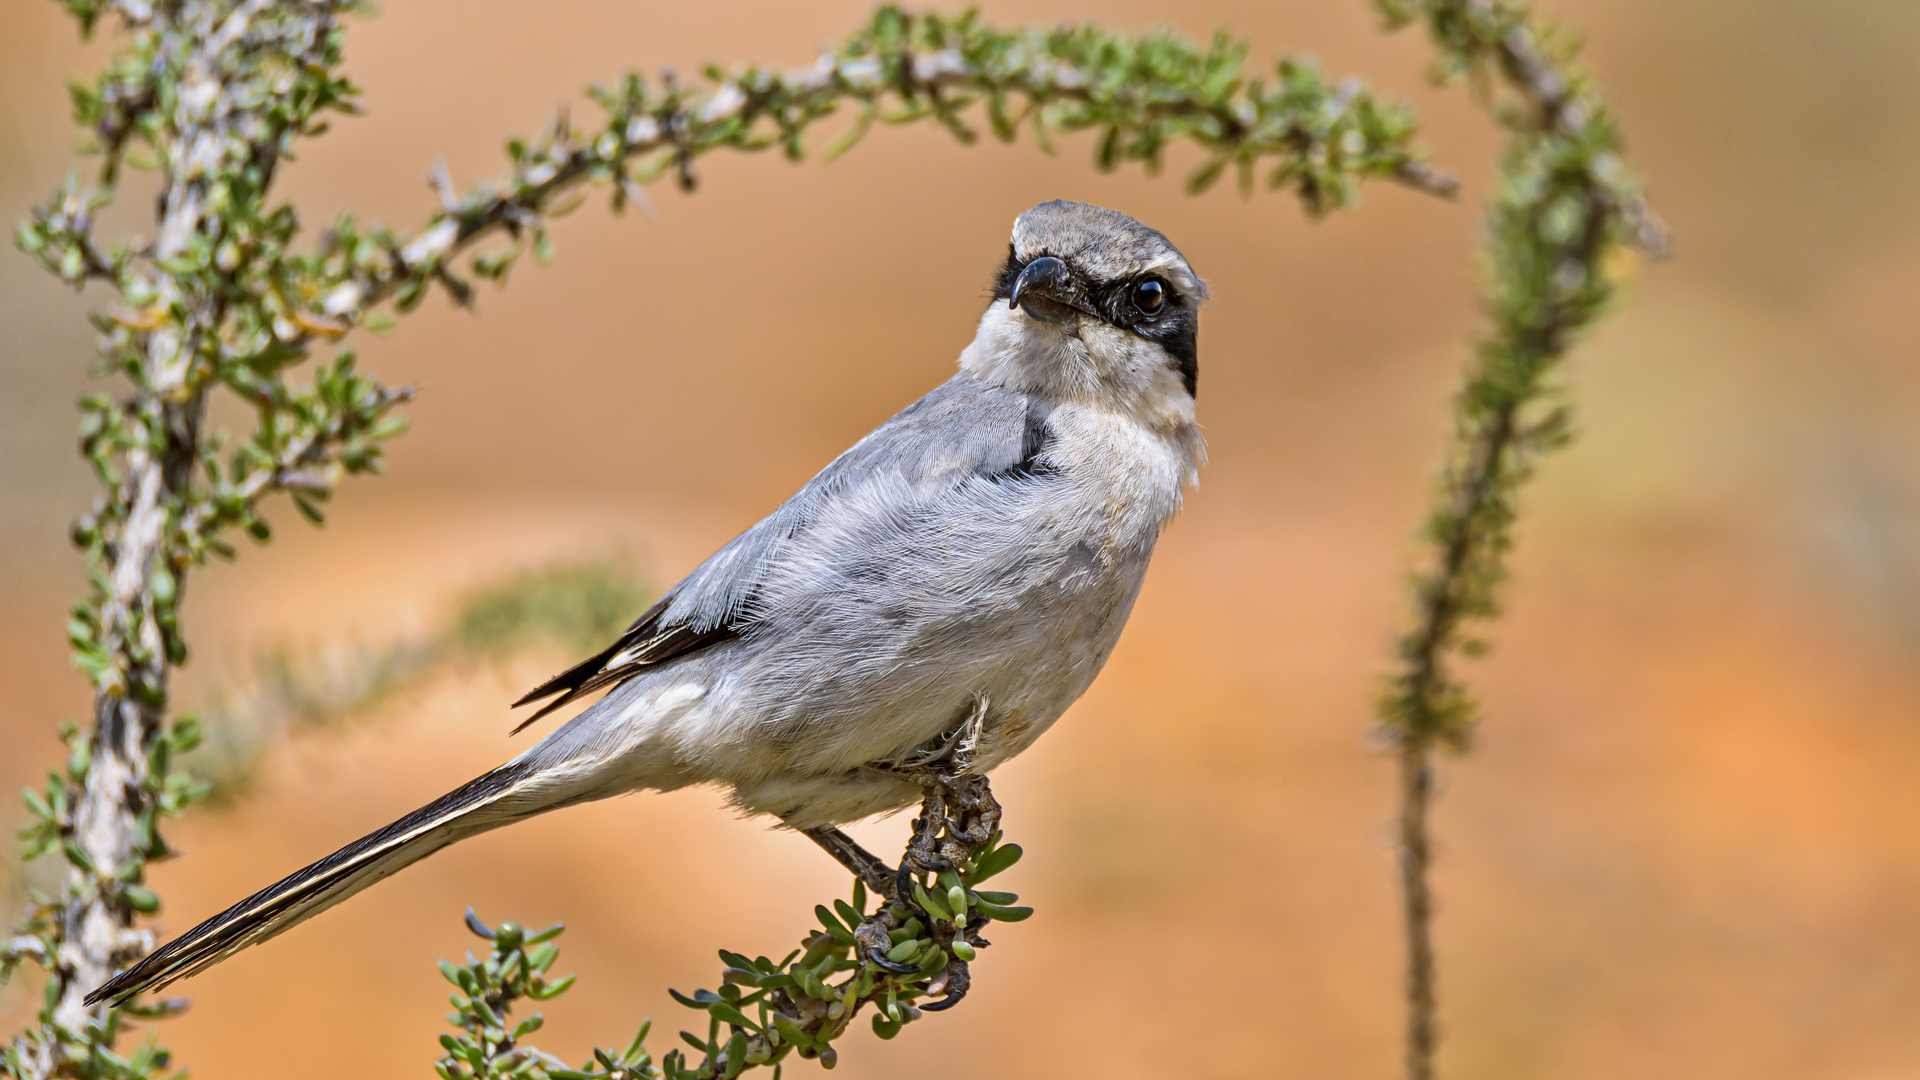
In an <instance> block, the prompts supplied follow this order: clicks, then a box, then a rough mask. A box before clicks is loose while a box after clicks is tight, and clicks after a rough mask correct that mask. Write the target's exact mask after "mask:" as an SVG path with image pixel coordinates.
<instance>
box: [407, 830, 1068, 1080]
mask: <svg viewBox="0 0 1920 1080" xmlns="http://www.w3.org/2000/svg"><path fill="white" fill-rule="evenodd" d="M1019 859H1020V848H1019V846H1018V845H1015V844H1001V843H1000V836H999V834H998V833H995V834H994V835H993V836H992V837H990V838H989V839H988V840H987V842H986V843H985V844H983V845H981V846H979V847H977V848H976V849H974V850H973V851H972V853H971V854H970V855H969V856H967V857H966V858H964V859H962V860H959V861H958V862H956V863H955V864H954V865H953V866H951V867H949V868H947V869H945V870H942V871H940V872H939V873H937V874H927V873H921V874H912V875H909V879H910V881H911V887H910V891H911V896H910V898H909V899H907V900H906V901H905V902H902V903H893V902H889V901H888V900H886V899H885V898H876V900H875V901H874V907H873V910H872V911H871V912H869V911H868V896H867V889H866V886H865V885H864V884H861V883H860V882H858V881H857V880H856V882H855V883H854V887H853V899H852V902H851V903H849V902H847V901H845V900H836V901H834V904H833V907H831V908H829V907H827V906H826V905H825V904H821V905H818V906H816V907H815V908H814V915H815V917H816V918H817V919H818V921H819V929H817V930H815V931H814V932H812V933H810V934H809V935H807V937H806V939H805V940H804V941H802V942H801V944H800V948H798V949H795V950H794V951H792V952H790V953H788V954H787V955H786V956H785V957H784V958H782V959H780V960H771V959H768V958H767V957H765V956H757V957H751V958H749V957H747V956H745V955H743V954H740V953H735V952H728V951H727V950H724V949H722V950H721V951H720V961H721V963H722V964H724V965H725V967H724V968H723V969H722V971H721V973H720V989H719V990H717V991H715V990H696V991H694V992H693V994H692V995H691V996H689V995H686V994H682V993H680V992H678V991H670V992H671V993H672V994H673V997H674V1000H676V1001H678V1002H679V1003H680V1004H682V1005H684V1006H686V1007H687V1008H689V1009H691V1010H693V1011H695V1012H697V1013H700V1014H701V1015H702V1017H703V1019H704V1021H705V1023H704V1025H702V1026H703V1027H704V1029H705V1030H704V1034H703V1033H700V1032H692V1031H682V1032H681V1033H680V1038H681V1040H682V1041H683V1042H684V1043H686V1046H687V1048H686V1049H683V1048H681V1047H674V1048H673V1049H671V1050H669V1051H667V1052H666V1053H665V1054H664V1055H662V1056H661V1057H660V1058H659V1059H658V1060H657V1061H656V1060H655V1058H654V1056H653V1055H652V1054H651V1053H650V1052H649V1051H648V1050H647V1045H646V1040H647V1034H648V1032H649V1030H650V1029H651V1027H652V1021H647V1022H646V1023H644V1024H642V1025H641V1027H640V1031H639V1033H638V1034H636V1035H635V1036H634V1037H633V1039H632V1040H631V1041H630V1042H629V1043H628V1044H627V1046H626V1049H625V1050H622V1051H621V1052H619V1053H617V1054H616V1053H614V1052H612V1051H610V1050H595V1051H594V1052H593V1057H592V1058H590V1059H589V1060H587V1061H585V1062H583V1063H582V1064H581V1066H580V1067H579V1068H578V1069H569V1068H567V1066H566V1065H565V1064H564V1063H563V1062H561V1061H560V1059H558V1058H556V1057H554V1056H553V1055H551V1054H548V1053H546V1052H545V1051H542V1050H540V1049H538V1048H536V1047H534V1046H532V1045H530V1044H528V1043H527V1042H526V1041H525V1040H526V1039H527V1037H528V1036H530V1035H532V1034H533V1033H534V1032H536V1031H538V1030H540V1027H541V1026H542V1024H544V1023H545V1019H544V1017H543V1016H542V1015H541V1014H539V1013H534V1014H533V1015H531V1016H529V1017H528V1018H527V1019H525V1020H522V1021H520V1022H519V1023H518V1024H514V1023H512V1009H513V1005H514V1003H515V1002H517V1001H520V1000H523V999H529V1000H534V1001H549V1000H552V999H553V998H556V997H559V996H560V995H561V994H563V993H565V992H566V991H567V989H569V988H570V987H571V986H572V985H573V981H574V977H573V976H571V975H569V976H567V977H565V978H563V979H549V978H548V977H547V972H548V971H549V970H550V969H551V968H552V966H553V963H554V961H555V959H556V958H557V957H558V955H559V953H558V950H557V948H555V946H553V945H552V944H550V943H551V942H552V940H553V939H554V938H556V937H558V936H559V935H560V933H561V930H562V929H563V928H562V927H560V926H552V927H549V928H547V929H545V930H542V931H540V932H539V933H537V934H527V933H526V932H525V931H523V930H522V929H521V928H520V926H519V925H518V924H516V923H510V922H509V923H502V924H501V925H500V926H499V927H498V928H497V929H494V928H489V927H488V926H487V925H486V924H485V923H483V922H481V921H480V920H479V918H478V917H476V916H475V915H474V914H473V912H471V911H469V912H468V913H467V926H468V928H469V929H471V930H472V931H473V932H474V933H475V934H477V935H479V936H480V937H482V938H485V939H487V940H489V941H491V942H492V949H491V952H490V955H488V956H487V957H485V958H481V959H476V958H475V957H474V956H473V955H472V954H471V953H469V954H468V956H467V962H466V964H465V965H464V966H462V965H456V964H453V963H450V962H448V961H444V960H443V961H441V962H440V971H441V974H442V975H444V976H445V977H446V979H447V981H448V982H450V983H452V984H453V985H454V987H455V990H456V992H455V993H454V995H453V998H452V1001H453V1007H454V1011H453V1012H452V1013H451V1014H449V1015H448V1017H447V1021H448V1023H450V1024H452V1025H454V1026H455V1027H457V1028H459V1029H460V1031H461V1034H458V1035H442V1036H440V1045H441V1047H442V1048H443V1049H444V1050H445V1051H446V1054H445V1055H444V1056H443V1057H441V1058H440V1059H439V1060H438V1061H436V1062H434V1070H435V1071H436V1072H438V1073H439V1074H440V1077H441V1080H487V1078H490V1077H514V1078H516V1080H518V1078H526V1080H589V1078H607V1077H610V1076H611V1077H613V1078H614V1080H628V1078H631V1080H714V1078H715V1077H722V1078H726V1080H732V1078H733V1077H736V1076H739V1075H740V1074H741V1073H743V1072H746V1071H748V1070H750V1069H756V1068H772V1069H773V1071H774V1072H773V1075H774V1076H775V1077H776V1078H777V1077H779V1075H780V1072H781V1066H782V1062H784V1061H785V1060H786V1059H787V1058H789V1057H799V1058H802V1059H809V1058H810V1059H814V1060H817V1061H819V1062H820V1063H821V1064H822V1065H823V1066H825V1067H826V1068H829V1069H831V1068H833V1067H834V1065H835V1064H836V1063H837V1061H838V1060H839V1052H838V1051H837V1050H836V1049H835V1048H834V1046H833V1043H834V1040H836V1039H838V1038H839V1037H840V1036H842V1035H844V1034H846V1033H847V1032H848V1031H849V1030H851V1028H852V1027H853V1023H854V1020H855V1018H856V1017H857V1016H858V1014H859V1012H860V1010H861V1009H862V1008H865V1007H867V1006H869V1005H870V1006H872V1007H873V1017H872V1019H871V1021H870V1024H869V1026H870V1027H871V1028H872V1029H873V1032H874V1034H876V1035H878V1036H879V1037H880V1038H882V1039H891V1038H893V1037H894V1036H895V1035H897V1034H899V1033H900V1029H901V1028H902V1027H904V1026H905V1025H907V1024H909V1023H912V1022H913V1021H915V1020H918V1019H920V1018H921V1017H922V1015H923V1014H924V1012H925V1011H926V1010H927V1009H928V1008H938V1007H940V1005H939V1003H940V1002H945V1003H948V1004H951V1003H952V1002H956V1001H958V1000H959V997H960V996H961V995H963V994H964V993H965V990H966V985H967V979H968V974H967V970H968V969H967V964H968V963H969V962H970V961H972V960H973V959H975V957H977V956H978V955H979V950H981V949H984V948H986V947H987V944H988V942H987V941H986V939H985V938H983V937H981V936H980V932H981V930H983V929H984V928H985V927H986V926H988V925H990V924H991V923H992V922H994V921H999V922H1019V921H1021V920H1023V919H1025V918H1026V917H1027V916H1029V915H1031V914H1032V913H1033V909H1032V908H1024V907H1016V906H1013V905H1014V904H1015V902H1016V901H1017V900H1018V897H1016V896H1015V895H1014V894H1012V893H1005V892H988V891H983V890H979V889H977V888H976V886H978V885H979V884H980V883H982V882H984V881H986V880H987V879H988V878H990V877H992V876H994V875H995V874H998V873H1000V872H1001V871H1004V870H1006V869H1008V868H1009V867H1011V866H1012V865H1013V864H1014V863H1016V862H1018V861H1019ZM930 1001H931V1002H934V1004H932V1005H929V1002H930Z"/></svg>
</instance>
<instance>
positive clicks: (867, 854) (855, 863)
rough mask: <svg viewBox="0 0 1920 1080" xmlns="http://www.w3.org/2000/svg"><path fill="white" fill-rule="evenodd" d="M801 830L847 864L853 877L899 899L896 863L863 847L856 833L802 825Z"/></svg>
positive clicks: (890, 897)
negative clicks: (889, 864) (849, 833)
mask: <svg viewBox="0 0 1920 1080" xmlns="http://www.w3.org/2000/svg"><path fill="white" fill-rule="evenodd" d="M799 832H800V835H802V836H804V837H806V838H807V839H809V840H811V841H813V842H814V843H816V844H819V845H820V847H821V849H822V850H824V851H825V852H826V853H827V854H829V855H831V856H833V858H834V861H836V862H838V863H839V864H840V865H841V866H844V867H846V868H847V869H848V870H849V871H851V872H852V873H853V876H854V877H857V878H859V879H860V880H861V881H863V882H865V883H866V885H867V888H869V889H872V890H873V891H874V892H877V893H879V894H880V895H881V896H884V897H886V898H887V899H888V900H889V901H898V900H899V899H900V892H899V886H898V884H897V883H896V882H897V879H896V877H895V874H894V871H893V867H891V866H888V865H887V864H886V863H885V862H884V861H883V860H882V859H881V858H880V856H878V855H875V854H874V853H873V852H871V851H868V850H867V849H866V848H863V847H861V846H860V845H859V844H858V843H856V842H855V841H854V839H853V837H851V836H848V835H847V834H846V833H844V832H841V831H840V830H839V829H835V828H822V829H801V830H799Z"/></svg>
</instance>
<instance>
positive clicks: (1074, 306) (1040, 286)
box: [1007, 255, 1086, 323]
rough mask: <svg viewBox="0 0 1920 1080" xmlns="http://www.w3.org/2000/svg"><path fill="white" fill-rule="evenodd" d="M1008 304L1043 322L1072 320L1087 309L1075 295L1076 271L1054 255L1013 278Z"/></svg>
mask: <svg viewBox="0 0 1920 1080" xmlns="http://www.w3.org/2000/svg"><path fill="white" fill-rule="evenodd" d="M1007 306H1008V307H1017V308H1019V309H1020V310H1022V311H1024V312H1026V313H1027V314H1028V315H1029V316H1032V317H1033V318H1036V319H1039V320H1040V321H1041V322H1050V323H1064V322H1072V321H1074V319H1076V318H1078V317H1079V315H1080V314H1081V313H1082V312H1084V311H1085V310H1086V309H1085V308H1082V307H1081V306H1080V305H1079V304H1078V303H1077V302H1075V299H1074V290H1073V275H1072V274H1069V273H1068V272H1067V264H1066V263H1063V262H1061V261H1060V260H1059V259H1056V258H1054V257H1053V256H1051V255H1046V256H1042V257H1041V258H1038V259H1035V260H1033V261H1032V262H1030V263H1028V264H1027V265H1026V268H1025V269H1023V270H1021V271H1020V276H1019V277H1017V278H1015V279H1014V280H1013V293H1012V294H1011V295H1010V296H1008V297H1007Z"/></svg>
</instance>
